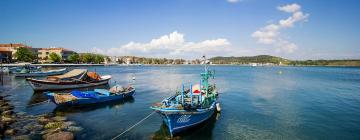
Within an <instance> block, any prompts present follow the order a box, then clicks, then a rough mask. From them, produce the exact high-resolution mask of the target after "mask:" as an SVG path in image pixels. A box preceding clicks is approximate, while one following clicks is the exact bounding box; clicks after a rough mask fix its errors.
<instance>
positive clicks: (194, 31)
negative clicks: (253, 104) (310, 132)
mask: <svg viewBox="0 0 360 140" xmlns="http://www.w3.org/2000/svg"><path fill="white" fill-rule="evenodd" d="M359 5H360V1H357V0H345V1H340V0H304V1H293V0H271V1H270V0H240V1H236V0H235V2H229V1H227V0H122V1H121V0H74V1H73V0H49V1H43V0H32V1H28V0H1V1H0V19H1V22H0V43H16V42H20V43H26V44H29V45H31V46H33V47H50V46H55V47H64V48H69V49H73V50H75V51H79V52H97V53H103V54H107V55H137V56H152V57H173V58H179V57H182V58H189V59H191V58H197V57H199V56H201V55H202V54H206V55H210V56H217V55H224V56H251V55H259V54H269V55H276V56H282V57H286V58H289V59H343V58H357V59H359V58H360V46H359V44H360V37H359V36H360V28H359V27H358V26H359V25H360V16H359V15H360V8H359ZM297 15H300V16H297ZM289 18H290V19H289ZM281 20H283V23H280V21H281ZM268 25H274V26H273V27H276V28H271V29H269V28H266V27H267V26H268ZM257 31H258V32H257ZM256 32H257V33H256Z"/></svg>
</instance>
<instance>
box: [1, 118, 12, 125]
mask: <svg viewBox="0 0 360 140" xmlns="http://www.w3.org/2000/svg"><path fill="white" fill-rule="evenodd" d="M1 121H2V122H4V123H7V124H11V123H13V122H15V120H14V119H12V118H10V117H5V116H2V117H1Z"/></svg>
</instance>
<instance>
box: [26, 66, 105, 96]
mask: <svg viewBox="0 0 360 140" xmlns="http://www.w3.org/2000/svg"><path fill="white" fill-rule="evenodd" d="M110 79H111V76H110V75H104V76H100V75H98V74H97V73H95V72H88V71H87V70H86V69H74V70H72V71H69V72H67V73H65V74H62V75H56V76H48V77H47V78H46V79H34V78H27V79H26V80H27V81H28V82H29V84H30V86H31V87H32V88H33V89H34V90H35V91H44V90H63V89H75V88H85V87H93V86H99V85H105V84H108V82H109V80H110Z"/></svg>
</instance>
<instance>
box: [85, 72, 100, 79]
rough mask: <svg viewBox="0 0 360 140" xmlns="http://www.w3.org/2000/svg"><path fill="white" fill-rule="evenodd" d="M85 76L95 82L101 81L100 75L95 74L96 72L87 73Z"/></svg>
mask: <svg viewBox="0 0 360 140" xmlns="http://www.w3.org/2000/svg"><path fill="white" fill-rule="evenodd" d="M87 76H89V77H90V78H92V79H95V80H100V79H101V77H100V75H99V74H97V73H96V72H88V73H87Z"/></svg>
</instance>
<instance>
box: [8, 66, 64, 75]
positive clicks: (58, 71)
mask: <svg viewBox="0 0 360 140" xmlns="http://www.w3.org/2000/svg"><path fill="white" fill-rule="evenodd" d="M66 71H67V69H66V68H63V69H57V70H49V71H35V72H29V73H21V72H19V73H15V77H41V76H52V75H60V74H64V73H65V72H66Z"/></svg>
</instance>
